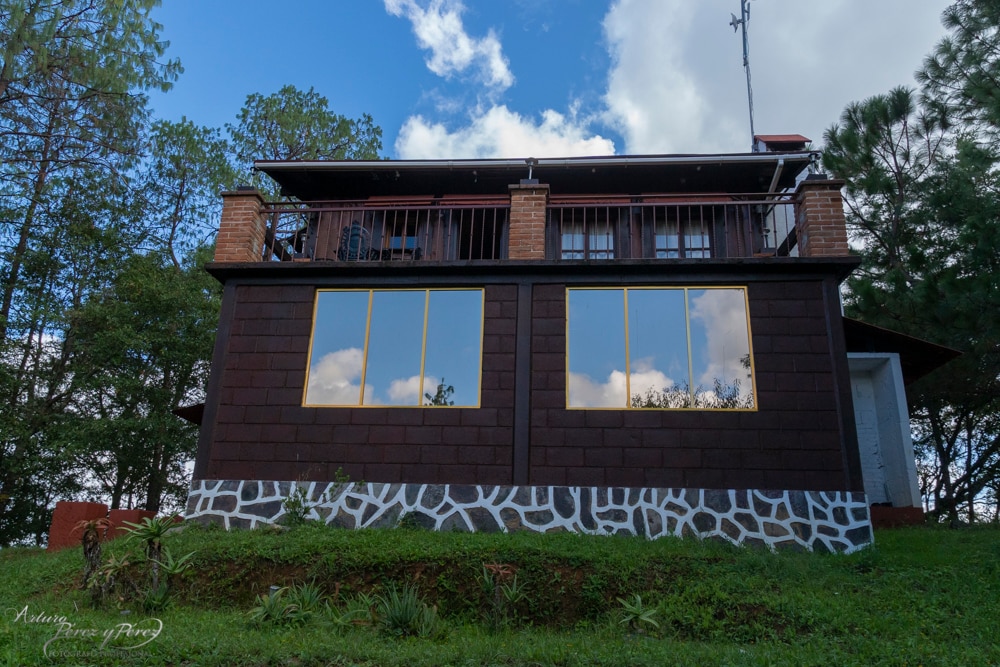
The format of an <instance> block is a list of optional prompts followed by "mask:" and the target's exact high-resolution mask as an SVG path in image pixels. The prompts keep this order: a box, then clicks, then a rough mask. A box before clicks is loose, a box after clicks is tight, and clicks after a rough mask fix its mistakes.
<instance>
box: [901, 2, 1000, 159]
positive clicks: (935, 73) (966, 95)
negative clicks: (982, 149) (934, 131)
mask: <svg viewBox="0 0 1000 667" xmlns="http://www.w3.org/2000/svg"><path fill="white" fill-rule="evenodd" d="M942 23H943V24H944V27H945V28H947V29H948V31H949V34H948V35H947V36H946V37H945V38H944V39H942V40H941V41H940V42H938V44H937V46H936V47H935V48H934V51H933V52H932V53H931V54H930V55H928V56H927V58H925V59H924V65H923V67H922V68H921V69H920V70H919V71H918V72H917V81H918V82H920V83H921V85H922V86H923V89H924V94H925V100H926V104H927V105H929V106H933V107H935V108H936V109H938V110H939V112H941V113H942V114H944V115H946V116H947V117H948V118H950V119H951V120H952V122H953V123H954V124H955V125H956V126H958V127H960V128H962V129H967V130H973V131H975V132H978V133H980V134H981V135H982V136H983V137H984V138H985V139H987V140H988V141H990V142H991V143H996V141H997V140H998V139H1000V136H998V134H997V130H998V129H1000V4H998V3H997V2H996V1H995V0H958V1H957V2H955V3H954V4H953V5H951V6H950V7H948V8H947V9H946V10H945V11H944V13H943V14H942Z"/></svg>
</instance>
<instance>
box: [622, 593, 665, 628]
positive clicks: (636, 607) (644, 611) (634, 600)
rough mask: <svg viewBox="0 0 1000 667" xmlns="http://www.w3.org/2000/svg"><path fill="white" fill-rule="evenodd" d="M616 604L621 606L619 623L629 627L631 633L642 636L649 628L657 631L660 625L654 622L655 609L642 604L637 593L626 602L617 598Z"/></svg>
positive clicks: (640, 597)
mask: <svg viewBox="0 0 1000 667" xmlns="http://www.w3.org/2000/svg"><path fill="white" fill-rule="evenodd" d="M618 603H619V604H620V605H621V606H622V607H621V620H620V621H619V623H621V624H622V625H627V626H629V627H630V628H631V629H632V631H633V632H637V633H639V634H642V633H644V632H646V630H647V629H649V628H657V629H659V627H660V624H659V623H658V622H657V620H656V614H657V609H656V607H650V606H649V605H646V604H645V603H643V601H642V596H641V595H639V594H638V593H636V594H635V595H633V596H632V597H631V598H630V599H628V600H625V599H623V598H618Z"/></svg>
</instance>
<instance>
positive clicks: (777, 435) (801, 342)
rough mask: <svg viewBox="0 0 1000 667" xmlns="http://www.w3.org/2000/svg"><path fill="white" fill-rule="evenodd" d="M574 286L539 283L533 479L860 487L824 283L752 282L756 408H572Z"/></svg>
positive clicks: (535, 481) (725, 486)
mask: <svg viewBox="0 0 1000 667" xmlns="http://www.w3.org/2000/svg"><path fill="white" fill-rule="evenodd" d="M731 284H738V283H736V282H734V283H731ZM565 287H566V286H565V285H562V284H559V285H536V286H535V290H534V299H533V303H532V312H533V322H532V324H533V331H532V359H531V363H532V375H531V382H532V387H531V397H532V401H531V403H532V410H531V468H530V470H531V473H530V483H531V484H542V485H544V484H557V485H562V484H567V485H596V486H652V487H688V488H723V489H733V488H736V489H743V488H763V489H803V490H823V489H846V488H850V487H851V484H850V482H849V481H848V479H847V477H846V473H845V463H844V451H843V438H842V431H841V416H840V413H839V412H838V396H837V394H836V392H835V387H836V383H835V381H834V379H835V378H834V364H833V357H832V351H831V345H830V338H829V336H828V335H827V317H828V315H831V314H830V313H828V312H827V304H826V300H825V299H824V294H823V288H824V283H823V282H822V281H819V280H811V281H807V282H751V283H749V284H748V298H749V307H750V322H751V330H752V334H753V353H754V370H755V377H756V385H757V398H758V401H757V403H758V410H757V411H756V412H725V411H669V410H641V411H639V410H635V411H633V410H620V411H619V410H567V409H565V402H566V361H565V357H566V353H565V351H566V343H565V321H566V297H565ZM835 315H836V317H838V318H839V311H838V312H837V313H836V314H835Z"/></svg>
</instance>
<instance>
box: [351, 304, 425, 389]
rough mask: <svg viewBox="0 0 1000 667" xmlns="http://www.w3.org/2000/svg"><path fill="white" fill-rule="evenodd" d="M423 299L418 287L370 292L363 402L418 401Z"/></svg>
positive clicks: (422, 342)
mask: <svg viewBox="0 0 1000 667" xmlns="http://www.w3.org/2000/svg"><path fill="white" fill-rule="evenodd" d="M426 299H427V296H426V293H425V292H422V291H421V292H411V291H406V292H403V291H400V292H378V291H377V292H375V293H374V294H373V295H372V313H371V328H370V330H369V333H368V354H367V363H366V364H365V405H417V404H419V402H420V351H421V349H422V348H423V344H424V341H423V331H424V306H425V302H426ZM369 397H370V398H369Z"/></svg>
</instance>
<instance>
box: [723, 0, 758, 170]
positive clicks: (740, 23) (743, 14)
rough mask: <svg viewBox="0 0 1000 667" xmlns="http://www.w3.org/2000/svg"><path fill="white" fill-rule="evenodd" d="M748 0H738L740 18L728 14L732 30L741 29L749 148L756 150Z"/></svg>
mask: <svg viewBox="0 0 1000 667" xmlns="http://www.w3.org/2000/svg"><path fill="white" fill-rule="evenodd" d="M749 3H750V0H740V18H736V14H730V16H732V17H733V20H732V21H730V22H729V25H731V26H733V32H736V31H737V30H738V29H740V28H742V29H743V69H745V70H746V71H747V103H748V104H749V107H750V150H752V151H756V147H755V145H754V140H753V138H754V136H755V134H756V133H755V132H754V129H753V86H751V85H750V40H749V38H748V37H747V23H749V22H750V4H749Z"/></svg>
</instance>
